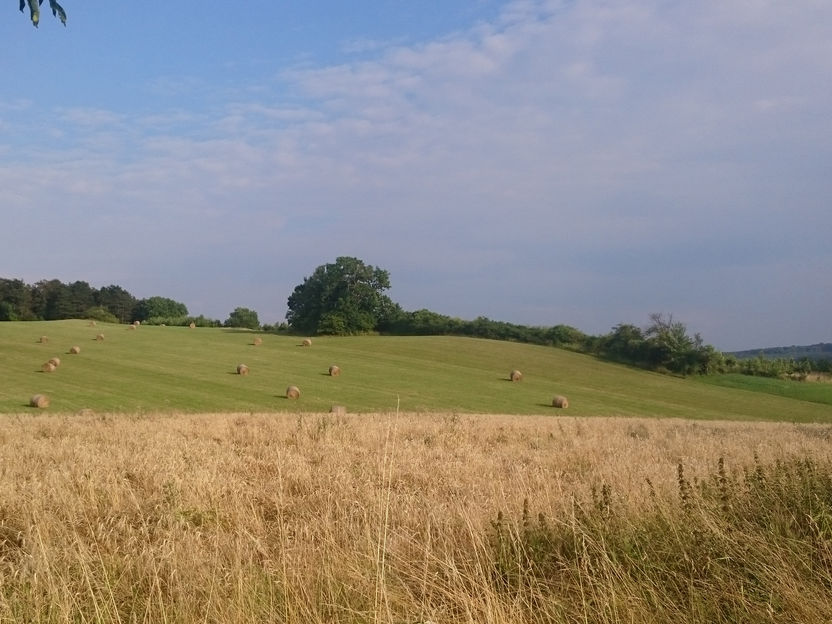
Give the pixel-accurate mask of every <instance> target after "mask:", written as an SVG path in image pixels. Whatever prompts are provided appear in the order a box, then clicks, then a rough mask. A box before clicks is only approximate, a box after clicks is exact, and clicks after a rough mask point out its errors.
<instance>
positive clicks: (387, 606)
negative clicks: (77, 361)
mask: <svg viewBox="0 0 832 624" xmlns="http://www.w3.org/2000/svg"><path fill="white" fill-rule="evenodd" d="M831 438H832V426H830V425H824V424H800V425H797V424H784V423H729V422H692V421H687V420H673V419H666V420H655V419H649V420H648V419H644V420H641V419H608V418H574V417H566V416H562V417H537V416H528V417H518V416H511V417H509V416H496V415H464V416H459V415H455V414H444V415H442V414H430V415H428V414H396V413H389V414H364V415H356V416H353V415H349V416H344V415H332V414H302V415H293V414H280V415H274V414H236V415H235V414H179V415H142V416H129V415H107V414H101V415H82V416H78V415H75V416H68V415H53V414H36V415H31V414H27V415H26V416H14V415H6V416H3V417H2V418H1V419H0V448H2V449H3V452H2V456H0V621H2V622H148V623H149V622H182V623H185V622H216V623H220V622H222V623H243V622H246V623H249V622H304V623H310V622H311V623H314V622H387V623H402V624H405V623H407V624H414V623H417V622H434V623H436V624H440V623H450V622H477V623H495V624H502V623H509V622H511V623H525V622H529V623H531V622H656V621H659V622H663V621H665V622H719V621H724V622H729V621H733V622H737V621H748V622H751V621H754V622H761V621H772V622H774V621H778V622H781V621H782V622H786V621H788V622H821V621H830V620H832V600H830V598H829V596H830V595H832V593H830V592H832V546H831V545H832V496H830V492H832V487H830V484H831V483H832V481H830V474H831V473H832V471H830V439H831ZM824 497H825V498H824Z"/></svg>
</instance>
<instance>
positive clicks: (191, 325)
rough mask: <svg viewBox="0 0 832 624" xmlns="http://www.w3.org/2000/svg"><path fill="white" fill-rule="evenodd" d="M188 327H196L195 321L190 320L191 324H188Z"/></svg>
mask: <svg viewBox="0 0 832 624" xmlns="http://www.w3.org/2000/svg"><path fill="white" fill-rule="evenodd" d="M188 327H190V328H191V329H194V328H195V327H196V323H194V322H193V321H191V324H190V325H188Z"/></svg>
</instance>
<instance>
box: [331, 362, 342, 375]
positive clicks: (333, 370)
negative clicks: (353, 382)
mask: <svg viewBox="0 0 832 624" xmlns="http://www.w3.org/2000/svg"><path fill="white" fill-rule="evenodd" d="M340 374H341V369H340V367H338V366H336V365H335V364H333V365H332V366H330V367H329V376H330V377H337V376H338V375H340Z"/></svg>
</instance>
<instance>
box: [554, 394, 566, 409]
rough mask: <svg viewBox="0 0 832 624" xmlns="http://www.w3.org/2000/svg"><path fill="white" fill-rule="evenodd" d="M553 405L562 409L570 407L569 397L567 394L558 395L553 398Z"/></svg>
mask: <svg viewBox="0 0 832 624" xmlns="http://www.w3.org/2000/svg"><path fill="white" fill-rule="evenodd" d="M552 407H560V408H562V409H566V408H567V407H569V399H567V398H566V397H565V396H561V395H557V396H556V397H555V398H554V399H552Z"/></svg>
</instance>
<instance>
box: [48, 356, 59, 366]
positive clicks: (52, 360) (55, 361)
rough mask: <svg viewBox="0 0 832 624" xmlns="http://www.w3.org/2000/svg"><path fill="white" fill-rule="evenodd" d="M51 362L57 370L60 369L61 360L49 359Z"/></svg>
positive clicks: (57, 358)
mask: <svg viewBox="0 0 832 624" xmlns="http://www.w3.org/2000/svg"><path fill="white" fill-rule="evenodd" d="M49 362H50V363H52V364H54V365H55V368H58V367H59V366H60V365H61V358H59V357H53V358H49Z"/></svg>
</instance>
